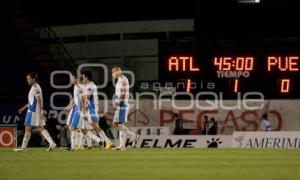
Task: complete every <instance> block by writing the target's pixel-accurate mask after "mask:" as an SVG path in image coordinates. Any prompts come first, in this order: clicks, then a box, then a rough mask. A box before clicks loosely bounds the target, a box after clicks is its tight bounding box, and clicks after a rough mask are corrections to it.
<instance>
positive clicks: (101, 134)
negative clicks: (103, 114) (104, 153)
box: [88, 110, 113, 149]
mask: <svg viewBox="0 0 300 180" xmlns="http://www.w3.org/2000/svg"><path fill="white" fill-rule="evenodd" d="M88 115H89V118H88V119H89V122H90V124H91V126H92V128H93V129H94V130H95V131H96V133H97V134H98V135H99V137H100V138H101V139H103V140H104V141H105V143H106V146H105V149H110V148H111V147H112V146H113V143H112V142H111V141H110V140H109V139H108V137H107V136H106V134H105V132H104V131H103V130H102V129H101V128H100V127H99V125H98V122H99V119H98V116H97V115H96V113H95V111H94V110H91V111H88Z"/></svg>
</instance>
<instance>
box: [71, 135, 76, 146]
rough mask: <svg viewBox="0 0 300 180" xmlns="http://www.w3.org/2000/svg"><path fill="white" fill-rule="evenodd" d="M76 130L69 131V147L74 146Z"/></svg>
mask: <svg viewBox="0 0 300 180" xmlns="http://www.w3.org/2000/svg"><path fill="white" fill-rule="evenodd" d="M75 142H76V131H71V149H74V148H75Z"/></svg>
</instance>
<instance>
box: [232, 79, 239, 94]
mask: <svg viewBox="0 0 300 180" xmlns="http://www.w3.org/2000/svg"><path fill="white" fill-rule="evenodd" d="M233 90H234V92H235V93H237V92H238V90H239V79H235V80H234V89H233Z"/></svg>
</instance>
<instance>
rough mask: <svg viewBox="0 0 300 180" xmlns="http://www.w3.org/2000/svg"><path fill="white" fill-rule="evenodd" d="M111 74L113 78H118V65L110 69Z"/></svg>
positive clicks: (120, 72) (119, 70)
mask: <svg viewBox="0 0 300 180" xmlns="http://www.w3.org/2000/svg"><path fill="white" fill-rule="evenodd" d="M111 74H112V77H113V78H114V79H118V78H119V77H120V76H121V75H122V71H121V68H120V67H119V66H114V67H113V68H112V69H111Z"/></svg>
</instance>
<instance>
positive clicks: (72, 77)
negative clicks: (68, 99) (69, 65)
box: [70, 72, 77, 84]
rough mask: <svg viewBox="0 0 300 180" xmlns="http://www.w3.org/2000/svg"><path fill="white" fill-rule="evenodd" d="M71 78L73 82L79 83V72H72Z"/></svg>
mask: <svg viewBox="0 0 300 180" xmlns="http://www.w3.org/2000/svg"><path fill="white" fill-rule="evenodd" d="M70 80H71V82H72V84H76V83H77V74H76V73H75V72H72V73H71V75H70Z"/></svg>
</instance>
